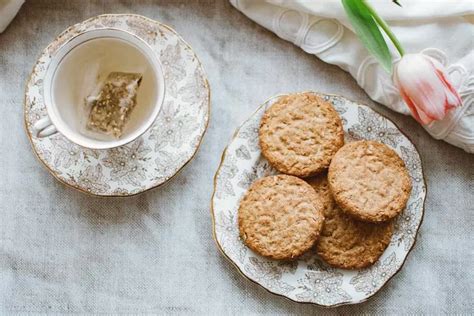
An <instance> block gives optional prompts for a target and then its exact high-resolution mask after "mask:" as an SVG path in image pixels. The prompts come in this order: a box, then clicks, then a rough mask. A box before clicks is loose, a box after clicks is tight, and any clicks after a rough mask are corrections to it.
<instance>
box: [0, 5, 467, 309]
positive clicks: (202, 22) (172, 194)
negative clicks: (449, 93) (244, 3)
mask: <svg viewBox="0 0 474 316" xmlns="http://www.w3.org/2000/svg"><path fill="white" fill-rule="evenodd" d="M103 13H137V14H142V15H145V16H148V17H150V18H153V19H157V20H160V21H161V22H163V23H165V24H169V25H171V26H172V27H174V28H175V29H176V30H177V31H178V32H179V33H180V34H181V35H182V36H183V37H184V38H185V39H186V40H187V41H188V42H189V43H190V44H191V46H193V47H194V49H195V51H196V53H197V54H198V56H199V57H200V59H201V61H202V63H203V66H204V68H205V69H206V71H207V74H208V78H209V81H210V85H211V89H212V111H211V122H210V125H209V129H208V131H207V134H206V136H205V137H204V141H203V143H202V146H201V148H200V150H199V152H198V154H197V156H196V157H195V159H194V160H193V161H192V162H191V163H190V164H189V165H188V166H187V167H186V168H185V169H184V170H183V171H182V172H181V173H180V174H179V175H178V176H177V177H175V178H174V179H173V180H171V181H170V182H169V183H168V184H167V185H165V186H163V187H161V188H159V189H156V190H152V191H149V192H147V193H144V194H142V195H139V196H136V197H132V198H120V199H111V198H94V197H90V196H87V195H84V194H82V193H79V192H76V191H74V190H72V189H70V188H66V187H64V186H63V185H62V184H60V183H58V182H57V181H56V180H55V179H54V178H53V177H52V176H51V175H50V174H49V173H48V171H46V169H45V168H43V166H42V165H41V164H40V163H39V162H38V161H37V160H36V158H35V156H34V154H33V153H32V152H31V147H30V144H29V142H28V139H27V137H26V134H25V131H24V126H23V93H24V85H25V82H26V80H27V78H28V76H29V73H30V71H31V68H32V66H33V65H34V63H35V60H36V58H37V56H38V55H39V53H40V51H41V50H42V49H43V48H44V47H45V46H46V45H47V44H48V43H49V42H50V41H51V40H52V39H53V38H54V37H55V36H57V35H58V34H59V33H60V32H61V31H63V30H64V29H65V28H67V27H68V26H69V25H71V24H74V23H77V22H80V21H82V20H84V19H86V18H89V17H92V16H95V15H98V14H103ZM466 36H467V35H466ZM301 90H316V91H321V92H326V93H334V94H342V95H344V96H346V97H348V98H350V99H353V100H357V101H359V102H361V103H365V104H368V105H369V106H371V107H372V108H374V109H376V110H377V111H379V112H381V113H382V114H384V115H386V116H388V117H389V118H391V119H392V120H394V121H395V122H396V123H397V124H398V125H399V126H400V128H401V129H402V130H403V131H404V132H405V133H407V134H408V135H409V136H410V138H411V139H412V140H413V142H414V143H415V145H417V147H418V149H419V151H420V154H421V157H422V159H423V166H424V170H425V177H426V180H427V184H428V197H427V200H426V210H425V217H424V220H423V224H422V226H421V228H420V231H419V235H418V240H417V243H416V245H415V248H414V250H413V251H412V252H411V254H410V255H409V257H408V259H407V261H406V263H405V265H404V267H403V269H402V270H401V271H400V272H399V273H398V274H397V276H395V277H394V278H393V279H392V280H391V281H390V282H389V283H388V285H387V286H386V287H385V288H383V289H382V290H381V291H380V292H379V293H378V294H377V295H376V296H375V297H373V298H372V299H370V300H369V301H368V302H366V303H363V304H359V305H355V306H343V307H340V308H336V309H322V308H319V307H316V306H312V305H303V304H297V303H293V302H290V301H288V300H286V299H284V298H281V297H277V296H274V295H272V294H270V293H268V292H266V291H265V290H264V289H262V288H260V287H259V286H258V285H255V284H254V283H252V282H250V281H248V280H246V279H245V278H243V277H242V276H241V275H240V274H239V273H238V272H237V270H236V269H235V268H234V267H233V266H232V265H231V264H230V263H229V262H227V261H226V259H225V258H224V257H223V256H222V255H221V254H220V253H219V251H218V250H217V248H216V246H215V243H214V241H213V239H212V223H211V216H210V210H209V208H210V197H211V194H212V189H213V176H214V173H215V171H216V169H217V166H218V164H219V161H220V156H221V153H222V150H223V149H224V147H225V146H226V144H227V143H228V142H229V140H230V138H231V135H232V134H233V132H234V130H235V128H236V127H237V126H238V125H239V124H240V123H241V122H242V121H243V120H245V119H246V118H247V117H248V116H249V115H250V114H251V113H252V112H253V111H254V109H255V108H256V106H257V105H258V104H260V103H262V102H263V101H264V100H266V99H267V98H269V97H270V96H272V95H275V94H278V93H282V92H292V91H301ZM0 105H1V109H2V124H1V128H0V140H1V142H0V150H1V154H0V214H1V217H0V314H3V313H12V312H56V313H65V312H76V313H119V312H120V313H159V314H212V315H215V314H220V315H222V314H240V315H244V314H257V313H258V314H271V315H274V314H317V313H327V314H332V313H334V314H336V313H343V314H355V313H356V314H357V313H378V314H380V313H388V314H395V313H396V314H406V313H425V314H438V313H454V312H458V313H463V312H464V313H469V312H472V311H473V310H474V305H473V302H474V297H473V288H472V284H473V283H474V272H473V269H472V266H473V264H474V256H473V249H474V248H473V247H472V239H473V238H472V237H473V233H472V228H473V223H474V210H473V205H474V196H473V192H474V186H473V185H474V184H473V182H474V171H473V170H474V156H473V155H469V154H467V153H465V152H464V151H462V150H461V149H459V148H456V147H453V146H451V145H448V144H446V143H444V142H442V141H436V140H434V139H433V138H431V137H430V136H429V135H428V134H427V133H426V132H425V131H424V130H423V128H422V127H421V126H419V125H418V124H417V123H416V122H415V121H414V120H413V119H410V118H408V117H406V116H403V115H400V114H396V113H394V112H391V111H389V110H388V109H386V108H384V107H382V106H380V105H378V104H376V103H374V102H372V101H371V100H370V99H369V97H368V96H367V95H366V94H365V93H364V92H363V90H362V89H360V88H359V87H358V86H357V83H356V82H355V81H354V80H353V79H352V78H351V77H350V75H349V74H347V73H345V72H344V71H342V70H341V69H339V68H338V67H336V66H331V65H328V64H325V63H323V62H322V61H320V60H318V59H317V58H315V57H314V56H311V55H308V54H306V53H304V52H303V51H302V50H300V49H299V48H297V47H295V46H293V45H292V44H290V43H288V42H285V41H284V40H281V39H279V38H278V37H277V36H275V35H273V34H272V33H270V32H269V31H266V30H265V29H263V28H262V27H260V26H258V25H257V24H255V23H253V22H251V21H250V20H249V19H247V18H246V17H245V16H243V15H242V14H241V13H239V12H238V11H237V10H235V9H234V8H232V6H231V5H230V4H229V3H228V2H227V1H224V0H222V1H210V0H209V1H186V0H179V1H175V0H168V1H155V0H142V1H131V0H130V1H125V0H123V1H112V0H110V1H82V0H74V1H73V0H71V1H59V0H58V1H53V0H31V1H27V2H26V3H25V4H24V6H23V7H22V9H21V11H20V12H19V14H18V16H17V17H16V18H15V20H14V21H13V22H12V24H11V25H10V26H9V27H8V29H7V30H6V31H5V32H4V33H2V34H1V35H0Z"/></svg>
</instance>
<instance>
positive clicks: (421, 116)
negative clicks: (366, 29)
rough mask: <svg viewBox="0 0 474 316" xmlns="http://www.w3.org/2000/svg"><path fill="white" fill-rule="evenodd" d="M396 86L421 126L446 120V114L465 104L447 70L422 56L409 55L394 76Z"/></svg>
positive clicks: (404, 56) (402, 60) (401, 61)
mask: <svg viewBox="0 0 474 316" xmlns="http://www.w3.org/2000/svg"><path fill="white" fill-rule="evenodd" d="M393 79H394V82H395V84H396V85H397V86H398V89H399V90H400V94H401V96H402V97H403V99H404V100H405V102H406V104H407V105H408V107H409V108H410V111H411V113H412V115H413V117H414V118H415V119H416V120H417V121H418V122H419V123H420V124H423V125H425V124H429V123H431V122H432V121H438V120H442V119H443V118H444V116H445V115H446V113H447V112H448V111H449V110H451V109H453V108H455V107H458V106H461V104H462V101H461V98H460V97H459V94H458V93H457V91H456V89H455V88H454V87H453V85H452V84H451V83H450V82H449V80H448V77H447V75H446V73H445V71H444V67H443V66H442V65H441V64H440V63H439V62H438V61H436V60H434V59H432V58H430V57H428V56H425V55H422V54H406V55H403V57H402V59H401V60H400V62H399V63H398V65H397V66H396V68H395V72H394V78H393Z"/></svg>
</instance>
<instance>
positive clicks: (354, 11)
mask: <svg viewBox="0 0 474 316" xmlns="http://www.w3.org/2000/svg"><path fill="white" fill-rule="evenodd" d="M342 5H343V6H344V10H346V13H347V16H348V18H349V21H350V22H351V24H352V26H353V27H354V30H355V31H356V33H357V35H358V36H359V38H360V40H361V41H362V43H363V44H364V46H365V47H366V48H367V50H368V51H369V52H370V53H371V54H372V55H374V57H375V58H377V60H378V61H379V62H380V64H381V65H382V67H383V68H384V69H385V70H386V71H387V72H389V73H391V72H392V55H390V51H389V49H388V46H387V43H386V42H385V39H384V38H383V35H382V32H380V29H379V27H378V25H377V23H376V22H375V20H374V18H373V17H372V14H371V13H370V10H369V9H368V7H367V4H366V3H365V1H363V0H342Z"/></svg>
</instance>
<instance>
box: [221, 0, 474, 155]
mask: <svg viewBox="0 0 474 316" xmlns="http://www.w3.org/2000/svg"><path fill="white" fill-rule="evenodd" d="M230 2H231V3H232V4H233V5H234V6H235V7H236V8H237V9H239V10H240V11H242V12H243V13H244V14H245V15H247V16H248V17H249V18H250V19H252V20H254V21H255V22H257V23H259V24H260V25H262V26H264V27H266V28H268V29H269V30H271V31H273V32H274V33H275V34H276V35H278V36H279V37H281V38H283V39H285V40H288V41H290V42H292V43H294V44H295V45H296V46H299V47H301V48H302V49H303V50H304V51H306V52H308V53H310V54H314V55H315V56H318V58H320V59H321V60H323V61H325V62H327V63H329V64H333V65H338V66H339V67H341V68H342V69H344V70H346V71H348V72H349V73H350V74H351V75H352V77H354V79H356V80H357V83H358V84H359V86H361V87H362V88H363V89H364V90H365V91H366V92H367V94H368V95H369V96H370V97H371V98H372V100H374V101H376V102H380V103H381V104H384V105H386V106H387V107H389V108H391V109H392V110H394V111H397V112H399V113H405V114H408V113H410V111H409V110H408V106H407V105H406V104H405V102H404V101H403V99H402V98H401V96H400V92H399V91H398V88H397V87H396V86H395V85H394V83H393V82H392V79H391V76H390V75H389V74H388V73H387V72H386V71H385V70H383V67H382V66H381V65H380V64H379V63H378V62H377V60H376V59H375V58H374V57H373V56H372V55H371V54H370V53H369V52H368V50H367V49H366V48H365V47H364V46H363V45H362V42H361V41H360V39H359V38H358V37H357V36H356V34H355V33H354V31H353V30H352V25H351V24H350V23H349V21H348V20H347V15H346V14H345V12H344V9H343V6H342V4H341V1H340V0H325V1H308V0H230ZM455 2H456V5H453V2H451V1H433V2H432V3H430V4H429V5H427V2H426V0H411V1H404V2H403V7H402V6H397V5H395V4H394V3H392V1H372V2H371V3H372V4H373V5H374V9H375V10H376V11H377V12H379V14H380V16H382V17H384V18H385V19H386V20H387V21H388V23H389V24H390V25H391V28H392V30H393V32H394V34H396V35H397V38H398V39H399V40H400V42H401V43H402V44H403V48H404V50H405V51H406V52H407V53H423V54H424V55H427V56H430V57H431V58H434V59H435V60H436V61H438V62H439V63H440V64H442V65H443V66H444V68H445V70H446V75H447V76H448V77H449V78H450V80H451V83H452V84H453V86H454V87H455V88H456V90H457V91H458V93H459V95H460V96H461V99H462V102H463V105H462V106H460V107H458V108H456V109H455V110H451V111H449V113H448V114H447V115H446V117H445V118H444V119H442V120H440V121H435V122H432V123H431V124H428V125H425V126H424V127H425V129H426V130H427V131H428V133H430V134H431V136H433V137H434V138H436V139H443V140H445V141H447V142H448V143H450V144H453V145H455V146H457V147H460V148H463V149H464V150H466V151H467V152H470V153H474V105H473V104H474V102H473V101H474V89H473V87H474V45H473V41H472V39H470V38H469V37H465V36H464V35H465V34H474V23H473V22H472V21H471V19H472V18H473V17H474V5H473V3H472V0H457V1H455ZM389 46H391V45H389ZM392 46H393V45H392ZM393 51H395V49H394V48H392V54H393V55H394V60H393V63H394V65H396V64H397V63H398V61H399V60H400V57H399V54H398V53H395V52H393ZM395 56H396V57H395Z"/></svg>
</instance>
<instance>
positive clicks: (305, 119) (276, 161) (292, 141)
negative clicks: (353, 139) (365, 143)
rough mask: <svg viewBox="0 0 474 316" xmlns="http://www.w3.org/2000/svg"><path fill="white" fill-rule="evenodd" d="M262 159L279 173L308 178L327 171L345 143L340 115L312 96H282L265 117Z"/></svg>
mask: <svg viewBox="0 0 474 316" xmlns="http://www.w3.org/2000/svg"><path fill="white" fill-rule="evenodd" d="M259 140H260V148H261V150H262V154H263V156H264V157H265V158H266V159H267V160H268V161H269V162H270V164H271V165H272V166H273V167H275V169H277V170H278V171H280V172H282V173H286V174H290V175H294V176H298V177H309V176H312V175H315V174H318V173H319V172H321V171H323V170H325V169H327V168H328V167H329V163H330V162H331V159H332V157H333V156H334V154H335V153H336V152H337V151H338V150H339V148H341V147H342V145H343V144H344V131H343V129H342V121H341V118H340V117H339V114H338V113H337V112H336V110H335V109H334V108H333V106H332V105H331V104H330V103H329V102H326V101H324V100H323V99H321V98H320V97H318V96H316V95H315V94H312V93H299V94H292V95H287V96H282V97H280V98H279V99H278V100H277V101H276V102H275V103H274V104H273V105H272V106H271V107H270V108H268V109H267V110H266V112H265V114H264V115H263V117H262V120H261V122H260V129H259Z"/></svg>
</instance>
